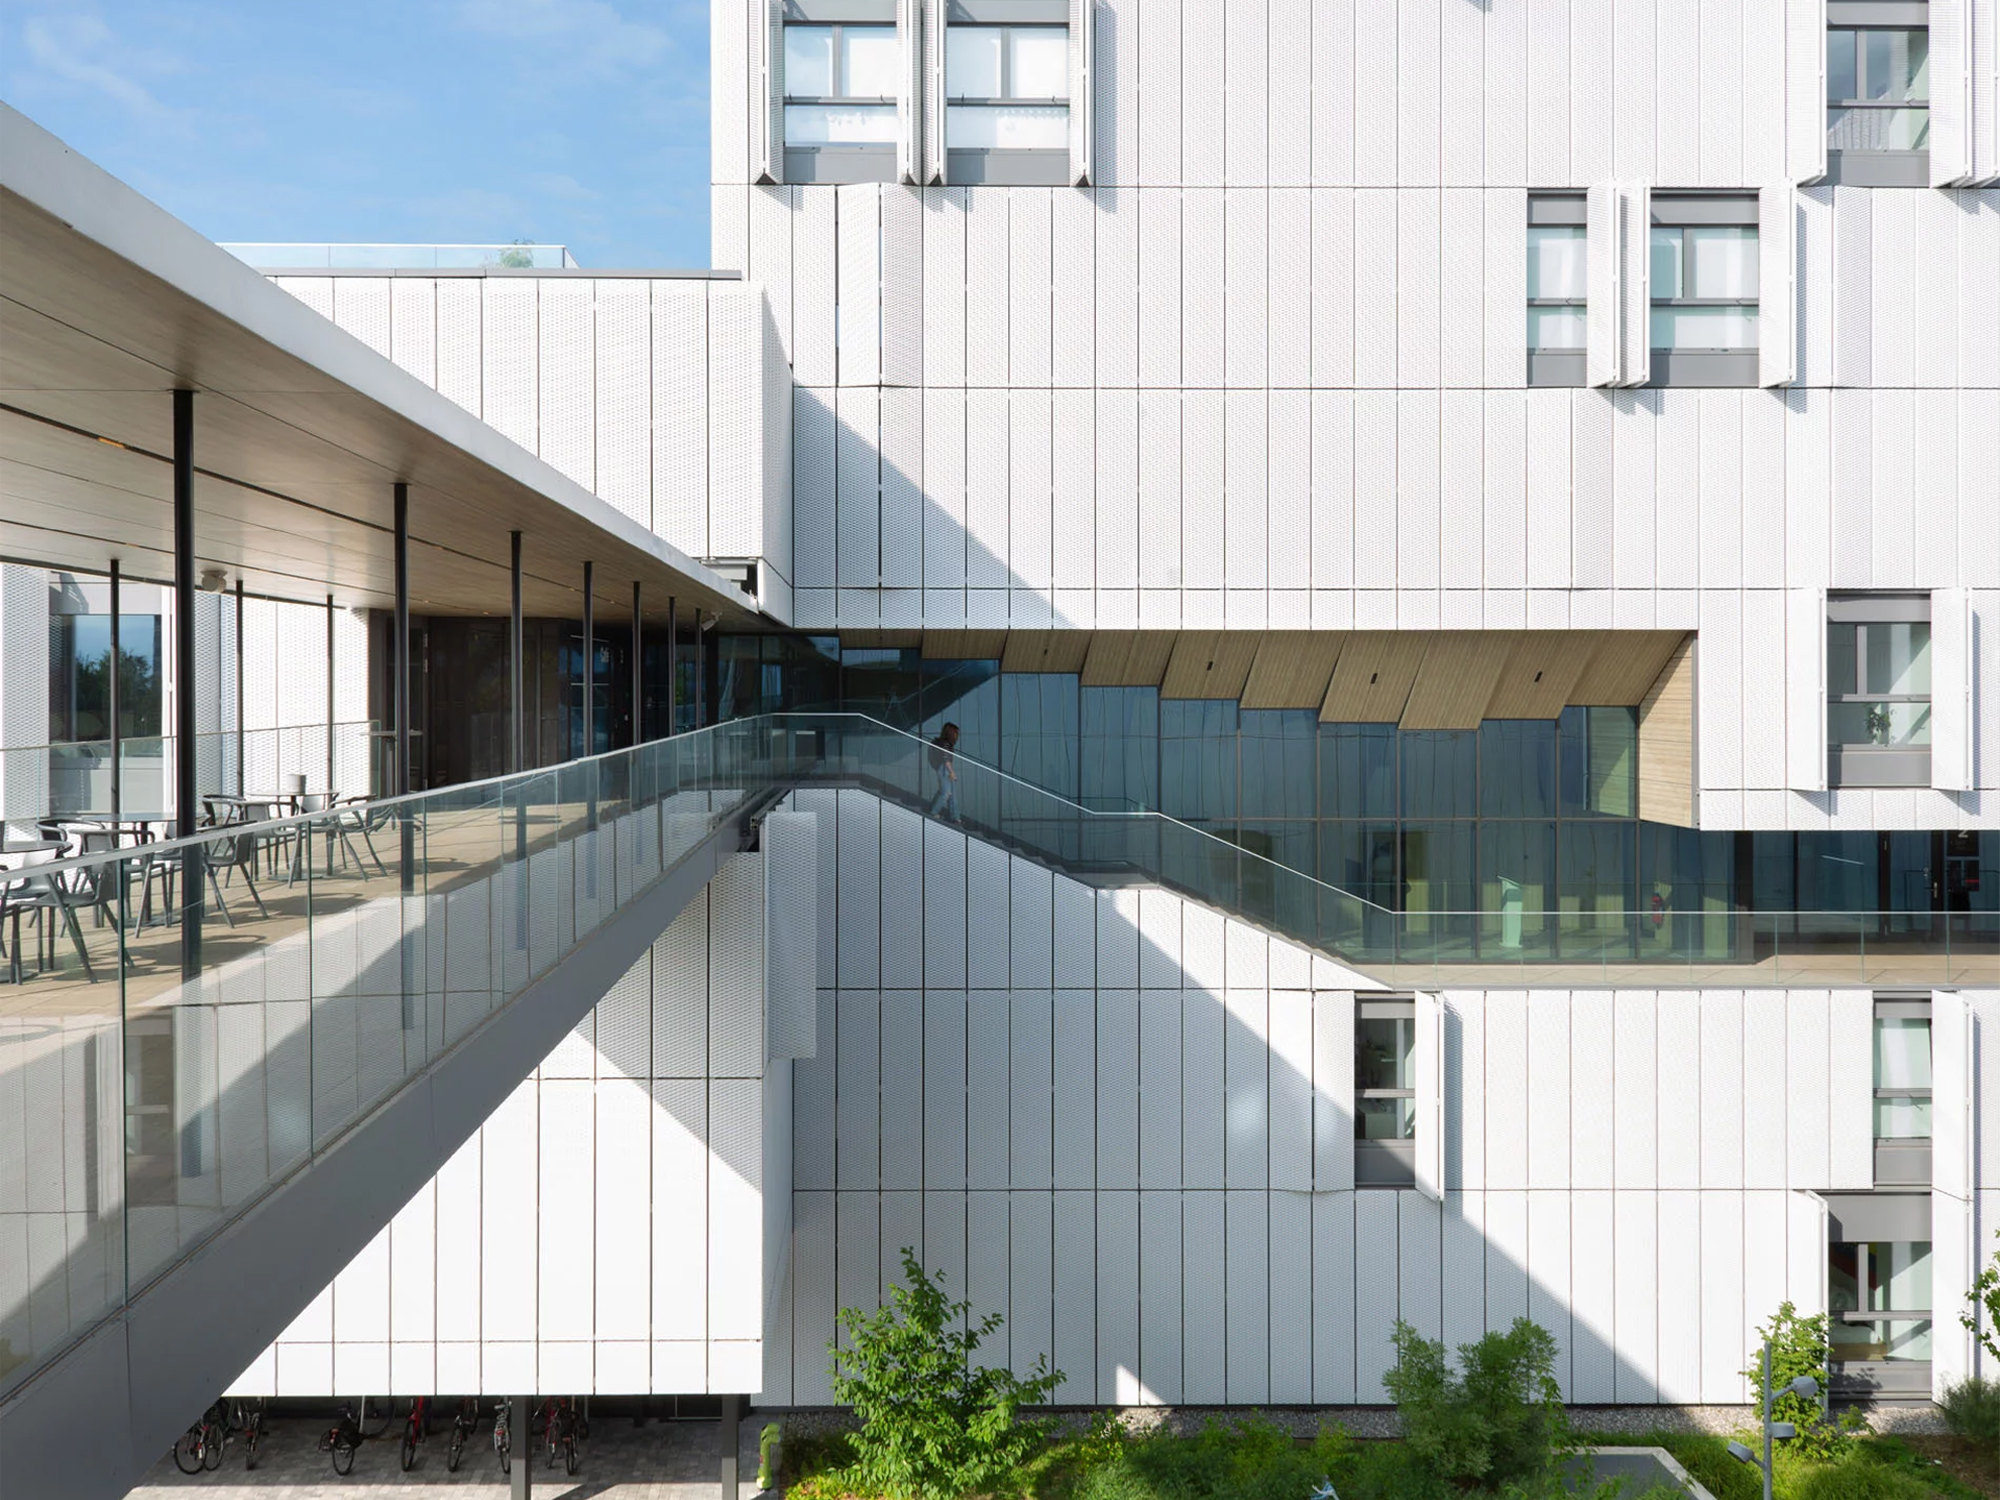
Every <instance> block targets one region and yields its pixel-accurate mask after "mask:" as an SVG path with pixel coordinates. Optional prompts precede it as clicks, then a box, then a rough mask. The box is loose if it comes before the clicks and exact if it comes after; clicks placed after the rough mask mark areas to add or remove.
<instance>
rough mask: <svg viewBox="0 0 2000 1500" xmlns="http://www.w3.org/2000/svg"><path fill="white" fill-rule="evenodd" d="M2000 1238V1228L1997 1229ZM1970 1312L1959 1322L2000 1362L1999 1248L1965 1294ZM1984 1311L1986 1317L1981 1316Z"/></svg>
mask: <svg viewBox="0 0 2000 1500" xmlns="http://www.w3.org/2000/svg"><path fill="white" fill-rule="evenodd" d="M1994 1236H1995V1237H1996V1238H2000V1229H1996V1230H1995V1231H1994ZM1965 1300H1966V1303H1967V1305H1968V1309H1969V1310H1968V1311H1966V1312H1962V1313H1960V1314H1959V1315H1958V1321H1959V1322H1960V1323H1961V1324H1963V1325H1964V1327H1965V1331H1966V1332H1967V1333H1969V1334H1971V1335H1972V1336H1973V1337H1974V1338H1976V1339H1978V1340H1979V1343H1980V1347H1981V1348H1983V1349H1985V1351H1986V1352H1987V1354H1988V1355H1990V1356H1991V1357H1992V1358H1993V1359H1994V1360H1995V1361H1996V1362H2000V1342H1996V1341H1995V1337H1996V1331H2000V1251H1995V1252H1994V1255H1993V1259H1991V1260H1989V1261H1988V1262H1987V1263H1986V1264H1985V1266H1984V1267H1983V1268H1982V1269H1981V1270H1980V1272H1979V1274H1978V1275H1977V1276H1975V1277H1973V1278H1972V1289H1971V1290H1970V1291H1968V1292H1967V1293H1966V1294H1965ZM1981 1312H1984V1313H1985V1314H1986V1316H1985V1317H1984V1318H1982V1317H1980V1316H1979V1315H1980V1313H1981Z"/></svg>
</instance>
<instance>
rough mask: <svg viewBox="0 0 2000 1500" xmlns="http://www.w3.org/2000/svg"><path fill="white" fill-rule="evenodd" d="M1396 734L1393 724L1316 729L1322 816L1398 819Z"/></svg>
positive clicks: (1329, 725)
mask: <svg viewBox="0 0 2000 1500" xmlns="http://www.w3.org/2000/svg"><path fill="white" fill-rule="evenodd" d="M1396 733H1397V731H1396V726H1395V725H1394V724H1322V725H1320V729H1319V799H1320V813H1321V816H1323V817H1328V818H1393V817H1395V816H1396Z"/></svg>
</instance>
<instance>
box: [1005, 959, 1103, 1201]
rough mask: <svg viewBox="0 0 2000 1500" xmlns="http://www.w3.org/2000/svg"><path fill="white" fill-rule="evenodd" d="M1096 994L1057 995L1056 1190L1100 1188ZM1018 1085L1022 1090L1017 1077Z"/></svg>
mask: <svg viewBox="0 0 2000 1500" xmlns="http://www.w3.org/2000/svg"><path fill="white" fill-rule="evenodd" d="M1095 1001H1096V992H1095V991H1093V990H1058V991H1056V993H1055V1002H1054V1012H1053V1029H1052V1032H1051V1039H1050V1040H1051V1050H1050V1063H1049V1064H1048V1066H1047V1068H1046V1069H1045V1071H1047V1072H1048V1073H1049V1075H1050V1084H1051V1092H1052V1094H1053V1099H1054V1103H1053V1116H1052V1118H1053V1124H1052V1132H1053V1133H1052V1138H1051V1157H1052V1162H1053V1169H1052V1170H1053V1177H1052V1181H1053V1183H1054V1185H1055V1186H1056V1187H1058V1188H1090V1187H1092V1186H1094V1185H1095V1183H1096V1158H1097V1140H1096V1135H1097V1129H1096V1126H1097V1073H1096V1070H1097V1035H1096V1017H1095ZM1015 1086H1016V1088H1017V1089H1018V1088H1019V1087H1020V1079H1019V1077H1018V1076H1017V1078H1016V1081H1015Z"/></svg>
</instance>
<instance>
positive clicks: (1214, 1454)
mask: <svg viewBox="0 0 2000 1500" xmlns="http://www.w3.org/2000/svg"><path fill="white" fill-rule="evenodd" d="M1085 1442H1086V1444H1087V1445H1095V1444H1096V1442H1097V1440H1096V1439H1095V1438H1094V1437H1093V1438H1091V1439H1086V1440H1085ZM1355 1464H1356V1454H1355V1445H1354V1444H1353V1443H1352V1442H1351V1441H1350V1440H1349V1438H1348V1436H1347V1434H1346V1433H1345V1432H1344V1431H1342V1430H1341V1429H1340V1428H1339V1427H1326V1428H1323V1429H1322V1430H1321V1431H1320V1433H1319V1435H1318V1436H1317V1437H1316V1438H1314V1439H1313V1441H1312V1442H1311V1444H1309V1445H1305V1446H1301V1445H1300V1444H1298V1443H1296V1442H1294V1441H1293V1439H1292V1437H1291V1435H1290V1434H1289V1433H1287V1432H1286V1431H1285V1430H1284V1429H1283V1428H1280V1427H1278V1426H1276V1425H1274V1424H1273V1423H1271V1422H1270V1421H1268V1420H1266V1419H1264V1418H1262V1417H1256V1416H1252V1417H1247V1418H1243V1419H1240V1420H1237V1421H1232V1422H1226V1423H1225V1422H1217V1421H1211V1422H1209V1423H1208V1424H1207V1425H1206V1426H1205V1427H1204V1428H1203V1429H1202V1430H1201V1431H1200V1432H1197V1433H1191V1434H1186V1435H1183V1434H1178V1433H1173V1432H1168V1431H1165V1430H1160V1431H1155V1432H1149V1433H1146V1434H1144V1435H1143V1436H1139V1437H1127V1438H1125V1439H1123V1440H1122V1441H1121V1442H1119V1443H1117V1444H1116V1445H1115V1446H1114V1447H1109V1448H1105V1447H1097V1450H1096V1452H1095V1453H1094V1454H1093V1457H1092V1461H1091V1462H1089V1463H1087V1464H1086V1465H1085V1466H1084V1468H1083V1472H1082V1473H1081V1474H1080V1476H1079V1477H1078V1480H1077V1484H1076V1489H1075V1491H1074V1496H1073V1500H1308V1497H1309V1496H1310V1495H1311V1494H1312V1492H1313V1491H1314V1490H1315V1489H1317V1488H1318V1487H1319V1485H1320V1484H1321V1483H1322V1482H1324V1481H1327V1480H1332V1481H1333V1483H1334V1484H1335V1486H1336V1487H1337V1488H1338V1489H1339V1491H1340V1494H1341V1495H1342V1497H1343V1500H1349V1495H1350V1489H1351V1482H1350V1476H1351V1475H1352V1473H1353V1472H1354V1469H1355Z"/></svg>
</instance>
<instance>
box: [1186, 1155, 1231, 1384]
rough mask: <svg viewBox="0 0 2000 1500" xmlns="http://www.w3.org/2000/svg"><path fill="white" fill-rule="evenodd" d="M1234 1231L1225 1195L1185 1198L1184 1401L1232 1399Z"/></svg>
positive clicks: (1187, 1195)
mask: <svg viewBox="0 0 2000 1500" xmlns="http://www.w3.org/2000/svg"><path fill="white" fill-rule="evenodd" d="M1227 1266H1228V1230H1227V1226H1226V1223H1225V1218H1224V1206H1223V1195H1222V1194H1221V1193H1215V1192H1196V1193H1183V1194H1182V1195H1181V1278H1182V1279H1181V1319H1182V1323H1183V1325H1184V1326H1183V1332H1182V1336H1183V1338H1184V1339H1185V1341H1186V1343H1185V1347H1184V1349H1183V1351H1182V1377H1181V1378H1182V1396H1183V1399H1184V1400H1186V1401H1188V1402H1201V1403H1204V1404H1208V1405H1219V1404H1221V1403H1222V1402H1223V1401H1226V1400H1227V1399H1228V1357H1229V1352H1228V1336H1229V1335H1228V1301H1229V1288H1228V1281H1227V1274H1228V1271H1227Z"/></svg>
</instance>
